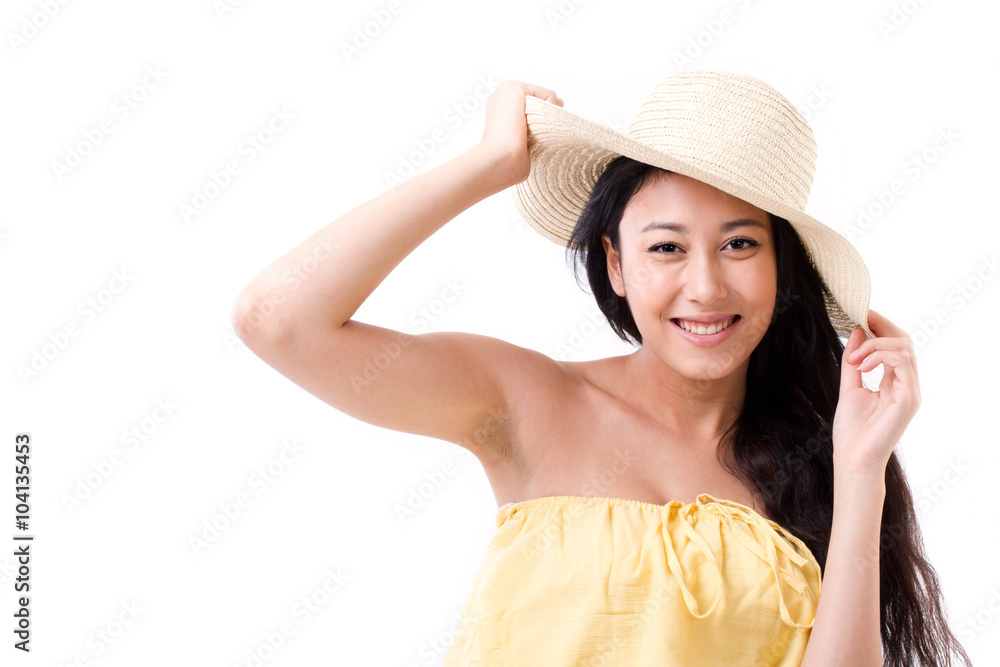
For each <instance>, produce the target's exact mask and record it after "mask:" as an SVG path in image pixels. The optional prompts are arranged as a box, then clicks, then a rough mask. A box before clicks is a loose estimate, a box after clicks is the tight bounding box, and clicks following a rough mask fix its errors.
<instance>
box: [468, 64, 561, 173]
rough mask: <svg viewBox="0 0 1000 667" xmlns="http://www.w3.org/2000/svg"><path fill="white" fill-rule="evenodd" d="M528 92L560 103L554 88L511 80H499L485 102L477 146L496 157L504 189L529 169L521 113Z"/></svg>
mask: <svg viewBox="0 0 1000 667" xmlns="http://www.w3.org/2000/svg"><path fill="white" fill-rule="evenodd" d="M528 95H532V96H534V97H538V98H541V99H543V100H545V101H546V102H551V103H553V104H558V105H559V106H562V105H563V101H562V100H561V99H559V96H558V95H556V94H555V92H554V91H551V90H549V89H548V88H542V87H540V86H533V85H531V84H530V83H522V82H521V81H515V80H513V79H507V80H506V81H503V82H501V84H500V85H499V86H497V88H496V90H494V91H493V93H492V94H491V95H490V97H489V99H488V100H487V101H486V126H485V128H484V129H483V138H482V139H481V140H480V142H479V146H480V147H481V148H482V149H483V150H485V151H487V153H488V154H489V155H491V156H493V157H494V159H495V160H496V164H497V165H498V168H499V170H500V173H499V174H498V178H500V179H501V182H502V183H504V188H508V187H510V186H512V185H517V184H518V183H520V182H521V181H523V180H524V179H526V178H527V177H528V174H529V173H530V171H531V159H530V157H529V156H528V121H527V118H526V117H525V112H524V98H525V97H526V96H528Z"/></svg>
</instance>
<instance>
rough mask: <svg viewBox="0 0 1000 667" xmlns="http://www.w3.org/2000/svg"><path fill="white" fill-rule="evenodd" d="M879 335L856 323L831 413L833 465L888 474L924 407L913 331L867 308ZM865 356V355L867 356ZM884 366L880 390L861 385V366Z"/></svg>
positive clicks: (846, 350)
mask: <svg viewBox="0 0 1000 667" xmlns="http://www.w3.org/2000/svg"><path fill="white" fill-rule="evenodd" d="M868 327H869V328H870V329H871V331H872V333H873V334H875V336H876V337H875V338H872V339H870V340H865V332H864V329H862V328H861V327H860V326H859V327H855V328H854V330H853V331H852V332H851V335H850V337H849V338H848V339H847V346H846V347H845V349H844V357H843V360H842V362H841V375H840V400H839V402H838V403H837V411H836V413H835V414H834V418H833V458H834V469H835V470H836V469H837V466H841V467H846V468H848V469H849V470H850V471H852V472H864V473H872V472H873V473H878V474H880V475H881V474H885V466H886V464H887V463H888V462H889V457H890V456H892V450H893V448H895V446H896V444H897V443H898V442H899V439H900V437H901V436H902V435H903V431H905V430H906V426H907V424H909V423H910V420H911V419H913V415H914V414H916V412H917V409H918V408H919V407H920V385H919V380H918V378H917V358H916V351H915V350H914V348H913V341H912V340H910V336H909V335H908V334H907V333H906V332H905V331H903V330H902V329H900V328H899V327H897V326H896V325H895V324H893V323H892V322H890V321H889V320H888V319H886V318H885V317H883V316H882V315H880V314H879V313H877V312H875V311H874V310H870V309H869V311H868ZM866 357H867V358H866ZM880 363H881V364H882V366H883V371H884V372H883V374H882V382H881V383H880V384H879V387H878V391H871V390H869V389H868V388H867V387H865V386H864V385H862V384H861V373H862V371H864V372H868V371H870V370H872V369H873V368H875V367H876V366H878V365H879V364H880Z"/></svg>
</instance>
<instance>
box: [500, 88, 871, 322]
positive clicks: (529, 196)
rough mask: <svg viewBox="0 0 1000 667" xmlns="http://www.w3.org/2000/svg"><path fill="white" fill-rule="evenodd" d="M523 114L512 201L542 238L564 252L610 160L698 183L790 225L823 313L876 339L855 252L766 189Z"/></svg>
mask: <svg viewBox="0 0 1000 667" xmlns="http://www.w3.org/2000/svg"><path fill="white" fill-rule="evenodd" d="M525 115H526V119H527V125H528V152H529V155H530V158H531V170H530V172H529V174H528V177H527V179H525V180H524V181H522V182H521V183H518V184H517V185H516V186H515V187H514V191H513V196H514V201H515V204H516V206H517V208H518V210H519V212H520V213H521V215H522V216H523V217H524V218H525V220H526V221H527V222H528V224H529V225H530V226H531V227H532V228H533V229H534V230H535V231H536V232H537V233H539V234H540V235H542V236H543V237H545V238H547V239H549V240H550V241H552V242H553V243H557V244H559V245H561V246H563V247H565V246H567V245H568V243H569V238H570V235H571V234H572V232H573V229H574V228H575V226H576V224H577V221H578V220H579V218H580V214H581V213H582V211H583V209H584V206H585V205H586V203H587V201H588V199H589V198H590V192H591V190H592V189H593V187H594V184H595V183H596V182H597V180H598V178H600V176H601V174H602V173H603V172H604V170H605V168H607V166H608V165H609V164H610V163H611V161H612V160H614V159H615V158H617V157H619V156H622V155H624V156H627V157H629V158H632V159H634V160H637V161H639V162H643V163H645V164H650V165H653V166H656V167H660V168H662V169H666V170H668V171H673V172H677V173H679V174H683V175H685V176H688V177H690V178H694V179H697V180H699V181H702V182H703V183H707V184H708V185H711V186H713V187H715V188H717V189H719V190H722V191H723V192H726V193H728V194H730V195H732V196H734V197H738V198H739V199H742V200H743V201H746V202H749V203H750V204H753V205H754V206H756V207H758V208H760V209H762V210H764V211H767V212H769V213H772V214H774V215H777V216H780V217H782V218H784V219H786V220H788V222H789V223H790V224H791V225H792V227H793V228H794V229H795V231H796V232H797V233H798V235H799V237H800V238H801V240H802V243H803V245H804V246H805V248H806V251H807V252H808V254H809V259H810V261H811V262H812V264H813V265H814V266H815V267H816V269H817V271H818V272H819V274H820V276H821V278H822V279H823V282H824V284H825V286H826V288H827V291H826V293H825V294H824V299H825V303H826V309H827V314H828V316H829V318H830V322H831V324H832V325H833V326H834V328H835V329H836V331H837V333H838V334H839V335H840V336H844V337H847V336H849V335H850V333H851V331H852V330H853V329H854V327H855V326H858V325H860V326H861V327H862V328H863V329H864V331H865V335H866V337H868V338H874V337H875V335H874V334H873V333H872V331H871V330H870V329H869V327H868V306H869V300H870V294H871V280H870V276H869V273H868V269H867V267H866V266H865V263H864V260H863V259H862V258H861V255H860V254H859V253H858V251H857V250H856V249H855V248H854V246H853V245H851V243H850V242H849V241H848V240H847V239H845V238H844V237H843V236H841V235H840V234H839V233H837V232H836V231H834V230H833V229H831V228H830V227H828V226H827V225H825V224H823V223H821V222H820V221H818V220H816V219H814V218H812V217H811V216H809V215H807V214H806V213H805V212H804V211H802V210H800V208H796V207H794V206H791V205H789V204H788V203H786V202H785V201H782V200H780V199H778V198H776V197H775V196H771V195H769V194H768V192H767V191H766V188H765V187H760V186H757V187H751V186H750V185H749V183H750V181H749V180H748V177H747V176H746V175H743V176H740V175H736V174H732V175H728V174H727V173H726V169H725V168H723V169H716V170H711V171H710V170H708V169H703V168H702V167H700V166H699V165H697V164H693V163H692V162H691V161H689V160H685V159H683V158H681V157H678V156H676V155H674V154H671V153H669V152H667V151H665V150H662V149H657V148H654V147H652V146H649V145H647V144H645V143H642V142H640V141H638V140H636V139H633V138H632V137H630V136H628V135H626V134H623V133H621V132H619V131H617V130H615V129H613V128H611V127H608V126H606V125H602V124H600V123H596V122H594V121H592V120H590V119H588V118H585V117H583V116H580V115H579V114H576V113H574V112H572V111H567V110H566V109H563V108H562V107H560V106H558V105H556V104H552V103H550V102H546V101H544V100H542V99H539V98H537V97H532V96H528V97H526V98H525ZM808 178H809V179H810V181H811V174H809V175H808ZM806 187H808V186H806ZM792 298H794V297H792Z"/></svg>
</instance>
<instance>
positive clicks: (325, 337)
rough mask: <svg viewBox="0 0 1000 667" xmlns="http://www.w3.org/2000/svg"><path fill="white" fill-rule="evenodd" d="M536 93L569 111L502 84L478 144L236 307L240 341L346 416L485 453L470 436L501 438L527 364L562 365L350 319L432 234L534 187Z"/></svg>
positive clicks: (331, 230) (282, 266) (386, 197)
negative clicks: (532, 106) (488, 203)
mask: <svg viewBox="0 0 1000 667" xmlns="http://www.w3.org/2000/svg"><path fill="white" fill-rule="evenodd" d="M528 94H531V95H534V96H537V97H541V98H543V99H547V100H548V101H551V102H554V103H561V101H560V100H559V99H558V98H557V97H556V96H555V93H553V92H552V91H550V90H547V89H544V88H539V87H537V86H531V85H528V84H524V83H521V82H518V81H504V82H503V83H502V84H501V85H500V86H499V87H498V88H497V90H495V91H494V93H493V95H491V97H490V99H489V101H488V102H487V107H486V125H485V129H484V132H483V138H482V140H481V141H480V143H479V144H476V145H475V146H473V147H472V148H470V149H468V150H467V151H465V152H464V153H462V154H461V155H459V156H458V157H456V158H454V159H452V160H450V161H449V162H446V163H444V164H442V165H439V166H437V167H435V168H434V169H431V170H430V171H428V172H426V173H424V174H420V175H418V176H415V177H414V178H412V179H410V180H409V181H406V182H404V183H401V184H400V185H398V186H396V187H395V188H393V189H391V190H389V191H388V192H385V193H383V194H381V195H379V196H378V197H376V198H374V199H372V200H371V201H369V202H366V203H365V204H362V205H361V206H359V207H357V208H355V209H353V210H351V211H349V212H348V213H346V214H345V215H343V216H342V217H340V218H338V219H337V220H334V221H333V222H331V223H330V224H328V225H327V226H326V227H324V228H322V229H320V230H319V231H317V232H316V233H315V234H313V235H312V236H310V237H309V238H307V239H306V240H304V241H303V242H301V243H300V244H299V245H297V246H295V247H294V248H293V249H292V250H291V251H289V252H288V253H286V254H285V255H284V256H282V257H281V258H279V259H278V260H277V261H276V262H274V263H273V264H272V265H271V266H269V267H268V268H267V269H265V270H264V271H263V272H262V273H261V274H260V275H258V276H257V277H256V278H255V279H254V280H253V281H252V282H251V283H250V284H249V285H247V286H246V288H244V290H243V291H242V293H241V294H240V296H239V298H238V299H237V300H236V303H235V304H234V306H233V310H232V321H233V327H234V329H235V330H236V332H237V334H238V335H239V336H240V338H241V339H242V340H243V341H244V342H245V343H246V344H247V346H248V347H249V348H250V349H251V350H253V352H254V353H255V354H257V356H259V357H260V358H261V359H263V360H264V361H265V362H266V363H267V364H269V365H270V366H272V367H273V368H275V369H276V370H277V371H278V372H280V373H281V374H283V375H285V376H286V377H288V378H289V379H290V380H292V381H293V382H295V383H296V384H298V385H300V386H301V387H303V388H304V389H306V390H307V391H309V392H310V393H312V394H314V395H315V396H317V397H318V398H320V399H321V400H323V401H325V402H327V403H329V404H330V405H332V406H333V407H335V408H337V409H338V410H340V411H342V412H345V413H347V414H350V415H351V416H354V417H356V418H358V419H361V420H363V421H366V422H368V423H371V424H375V425H378V426H383V427H386V428H391V429H394V430H399V431H405V432H409V433H417V434H422V435H428V436H432V437H437V438H441V439H444V440H448V441H451V442H456V443H458V444H462V445H465V446H469V447H470V448H474V447H476V446H478V445H476V443H475V442H474V439H473V433H474V432H476V431H477V429H478V432H479V433H483V432H486V431H484V430H483V428H484V427H485V428H486V430H487V431H491V430H495V427H497V424H499V423H501V422H502V421H503V415H504V414H506V407H505V406H507V405H509V399H510V398H512V397H511V396H509V393H510V392H511V390H512V387H513V386H514V385H516V384H517V383H518V382H521V381H523V377H520V378H519V377H518V376H517V375H516V374H518V373H521V374H522V375H523V373H524V372H525V370H524V369H525V368H526V366H525V364H527V367H528V368H535V370H536V371H537V367H536V366H537V365H541V366H544V367H547V368H548V370H549V371H552V370H555V368H554V366H553V364H554V362H551V360H548V358H547V357H544V355H540V354H538V353H536V352H533V351H530V350H526V349H523V348H520V347H517V346H514V345H511V344H509V343H505V342H503V341H500V340H497V339H494V338H490V337H488V336H477V335H470V334H461V333H453V332H441V333H428V334H422V335H415V336H414V335H407V334H404V333H401V332H397V331H392V330H390V329H385V328H382V327H377V326H374V325H371V324H365V323H360V322H356V321H354V320H352V319H351V317H352V316H353V315H354V313H355V312H356V311H357V309H358V308H359V307H360V306H361V304H362V303H363V302H364V301H365V299H367V298H368V297H369V296H370V295H371V293H372V292H373V291H374V290H375V289H376V288H377V287H378V285H379V284H381V282H382V281H383V280H384V279H385V278H386V276H387V275H388V274H389V273H390V272H391V271H392V270H393V269H394V268H395V267H396V266H397V265H398V264H399V263H400V262H401V261H402V260H403V258H404V257H406V256H407V255H409V253H410V252H412V251H413V250H414V249H415V248H416V247H417V246H418V245H420V244H421V243H422V242H423V241H424V240H426V239H427V238H428V237H429V236H430V235H431V234H433V233H434V232H435V231H437V230H438V229H440V228H441V227H442V226H443V225H444V224H445V223H447V222H448V221H449V220H451V219H453V218H454V217H455V216H457V215H458V214H459V213H461V212H462V211H464V210H465V209H467V208H469V207H470V206H472V205H473V204H475V203H477V202H479V201H481V200H482V199H484V198H486V197H488V196H490V195H492V194H495V193H497V192H500V191H502V190H504V189H506V188H508V187H510V186H512V185H514V184H516V183H518V182H520V181H522V180H524V179H525V178H526V177H527V175H528V172H529V168H530V161H529V157H528V153H527V124H526V120H525V116H524V98H525V95H528ZM306 263H308V264H309V265H310V266H311V265H313V264H315V266H316V269H315V270H313V271H311V272H310V273H309V274H308V275H307V276H306V277H305V278H302V279H299V280H298V281H297V282H294V281H293V282H286V281H285V277H286V276H288V275H293V274H291V273H290V269H291V267H295V266H303V265H305V264H306ZM372 370H374V371H376V372H374V373H373V372H372ZM475 453H477V454H479V453H481V452H480V451H476V452H475Z"/></svg>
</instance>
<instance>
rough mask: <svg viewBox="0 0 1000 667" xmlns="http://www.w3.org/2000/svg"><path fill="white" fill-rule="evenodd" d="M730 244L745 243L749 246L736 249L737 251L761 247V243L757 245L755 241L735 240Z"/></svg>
mask: <svg viewBox="0 0 1000 667" xmlns="http://www.w3.org/2000/svg"><path fill="white" fill-rule="evenodd" d="M730 243H745V244H747V245H744V246H741V247H739V248H736V249H737V250H749V249H750V248H752V247H754V246H756V245H760V244H759V243H757V242H756V241H754V240H753V239H733V240H732V241H730Z"/></svg>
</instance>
